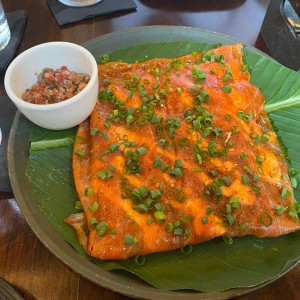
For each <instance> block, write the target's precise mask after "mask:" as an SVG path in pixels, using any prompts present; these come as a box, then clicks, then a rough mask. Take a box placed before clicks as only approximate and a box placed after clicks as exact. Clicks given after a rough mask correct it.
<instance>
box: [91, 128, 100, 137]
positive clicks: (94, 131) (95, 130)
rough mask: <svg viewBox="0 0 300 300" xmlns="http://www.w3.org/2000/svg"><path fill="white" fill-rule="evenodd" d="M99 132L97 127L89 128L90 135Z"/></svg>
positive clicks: (96, 134) (95, 134)
mask: <svg viewBox="0 0 300 300" xmlns="http://www.w3.org/2000/svg"><path fill="white" fill-rule="evenodd" d="M99 134H100V130H99V129H98V128H92V129H91V130H90V135H93V136H98V135H99Z"/></svg>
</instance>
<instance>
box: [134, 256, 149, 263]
mask: <svg viewBox="0 0 300 300" xmlns="http://www.w3.org/2000/svg"><path fill="white" fill-rule="evenodd" d="M134 261H135V263H136V264H137V265H139V266H143V265H144V264H145V262H146V256H145V255H136V256H135V257H134Z"/></svg>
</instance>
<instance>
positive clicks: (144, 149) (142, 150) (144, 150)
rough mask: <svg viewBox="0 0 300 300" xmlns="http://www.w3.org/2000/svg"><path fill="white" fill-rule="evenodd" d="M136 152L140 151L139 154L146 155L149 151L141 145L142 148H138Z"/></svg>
mask: <svg viewBox="0 0 300 300" xmlns="http://www.w3.org/2000/svg"><path fill="white" fill-rule="evenodd" d="M136 152H138V154H139V155H144V154H146V153H147V150H146V148H145V147H140V148H138V149H136Z"/></svg>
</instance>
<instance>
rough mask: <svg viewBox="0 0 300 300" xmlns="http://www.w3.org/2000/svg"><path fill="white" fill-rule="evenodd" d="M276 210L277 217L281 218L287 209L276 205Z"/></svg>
mask: <svg viewBox="0 0 300 300" xmlns="http://www.w3.org/2000/svg"><path fill="white" fill-rule="evenodd" d="M275 210H276V213H277V215H279V216H280V215H282V214H283V213H284V212H285V211H286V208H285V207H283V206H281V205H276V206H275Z"/></svg>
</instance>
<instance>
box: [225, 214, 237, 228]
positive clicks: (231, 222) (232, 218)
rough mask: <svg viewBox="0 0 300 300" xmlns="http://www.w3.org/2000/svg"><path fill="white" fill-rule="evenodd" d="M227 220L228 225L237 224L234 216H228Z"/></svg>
mask: <svg viewBox="0 0 300 300" xmlns="http://www.w3.org/2000/svg"><path fill="white" fill-rule="evenodd" d="M226 219H227V221H228V224H229V225H230V226H231V225H232V224H234V223H235V216H232V215H227V216H226Z"/></svg>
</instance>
